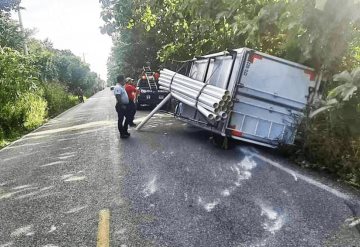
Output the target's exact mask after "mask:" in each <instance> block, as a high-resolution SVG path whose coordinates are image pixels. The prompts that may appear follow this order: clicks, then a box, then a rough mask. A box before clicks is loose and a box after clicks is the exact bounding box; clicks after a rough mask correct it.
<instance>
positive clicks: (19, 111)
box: [0, 82, 79, 149]
mask: <svg viewBox="0 0 360 247" xmlns="http://www.w3.org/2000/svg"><path fill="white" fill-rule="evenodd" d="M78 103H79V100H78V98H77V96H74V95H72V94H69V93H68V92H67V90H66V88H65V87H64V86H62V85H61V84H59V83H55V82H53V83H48V84H46V85H44V93H43V96H38V95H32V94H30V95H29V96H28V97H27V98H20V99H19V100H17V101H15V103H14V104H12V105H11V104H9V107H8V108H6V109H3V111H2V112H1V113H2V114H1V119H0V120H1V121H0V123H2V125H1V127H0V149H1V148H3V147H6V146H7V145H9V144H10V143H11V142H13V141H15V140H17V139H19V138H20V137H21V136H23V135H25V134H27V133H29V132H31V131H33V130H34V129H36V128H38V127H39V126H41V125H43V124H44V123H46V122H47V121H48V120H49V119H50V118H53V117H55V116H57V115H59V114H60V113H62V112H64V111H66V110H67V109H69V108H71V107H73V106H75V105H77V104H78Z"/></svg>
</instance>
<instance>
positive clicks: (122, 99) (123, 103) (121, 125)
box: [114, 75, 130, 138]
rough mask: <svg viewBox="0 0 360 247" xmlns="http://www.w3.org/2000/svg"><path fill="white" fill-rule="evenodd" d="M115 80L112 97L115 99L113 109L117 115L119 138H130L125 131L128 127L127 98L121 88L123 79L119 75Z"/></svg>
mask: <svg viewBox="0 0 360 247" xmlns="http://www.w3.org/2000/svg"><path fill="white" fill-rule="evenodd" d="M116 80H117V83H116V86H115V88H114V95H115V98H116V106H115V109H116V112H117V113H118V129H119V132H120V138H128V137H129V136H130V133H129V132H128V131H127V130H128V126H129V122H128V113H127V111H128V104H129V98H128V95H127V93H126V91H125V89H124V87H123V85H124V84H125V78H124V76H123V75H119V76H118V77H117V78H116ZM124 118H125V121H124Z"/></svg>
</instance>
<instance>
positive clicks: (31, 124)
mask: <svg viewBox="0 0 360 247" xmlns="http://www.w3.org/2000/svg"><path fill="white" fill-rule="evenodd" d="M46 106H47V103H46V101H45V100H44V98H42V97H41V96H39V95H36V94H34V93H25V94H23V95H22V97H20V98H19V99H18V100H16V101H15V102H9V103H8V104H6V105H5V106H4V107H3V108H2V109H1V112H0V118H1V119H2V125H3V127H5V130H7V131H8V133H10V132H11V131H16V130H21V129H24V130H32V129H34V128H36V127H38V126H40V125H41V124H42V123H43V122H44V120H45V117H46V114H47V111H46Z"/></svg>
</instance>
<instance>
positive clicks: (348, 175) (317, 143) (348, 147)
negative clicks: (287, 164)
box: [302, 68, 360, 186]
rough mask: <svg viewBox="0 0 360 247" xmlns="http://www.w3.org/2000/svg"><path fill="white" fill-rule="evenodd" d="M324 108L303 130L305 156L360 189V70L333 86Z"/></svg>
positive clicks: (339, 76)
mask: <svg viewBox="0 0 360 247" xmlns="http://www.w3.org/2000/svg"><path fill="white" fill-rule="evenodd" d="M330 83H331V84H332V85H333V87H334V88H333V89H331V90H329V92H328V96H327V98H326V101H325V102H324V106H323V107H321V108H319V109H318V110H316V111H314V112H313V113H312V114H311V118H309V119H307V120H306V121H305V122H304V123H303V126H302V133H303V136H302V137H303V142H302V151H303V152H302V154H303V155H304V158H306V159H307V160H309V161H311V162H313V163H314V167H316V168H321V169H326V170H328V171H330V172H332V173H335V174H337V175H338V176H339V177H341V178H342V179H344V180H346V181H347V182H350V183H351V184H354V185H357V186H360V129H359V126H360V94H359V91H358V89H359V87H360V68H357V69H354V70H353V71H352V72H351V73H349V72H347V71H344V72H342V73H339V74H337V75H335V76H334V78H333V81H332V82H330Z"/></svg>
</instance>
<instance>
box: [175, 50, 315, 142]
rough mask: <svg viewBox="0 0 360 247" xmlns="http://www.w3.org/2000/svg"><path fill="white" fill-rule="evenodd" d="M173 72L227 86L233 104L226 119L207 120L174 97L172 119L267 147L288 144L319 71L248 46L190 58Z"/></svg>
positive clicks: (312, 94) (311, 97)
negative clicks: (174, 104) (174, 103)
mask: <svg viewBox="0 0 360 247" xmlns="http://www.w3.org/2000/svg"><path fill="white" fill-rule="evenodd" d="M177 72H178V73H181V74H183V75H185V76H187V77H189V78H192V79H195V80H198V81H202V82H203V83H208V84H211V85H214V86H217V87H220V88H223V89H226V90H228V91H229V92H230V95H231V99H232V105H233V106H232V109H231V111H230V112H229V118H227V119H226V120H224V121H215V120H213V121H212V120H209V119H207V118H206V117H204V116H203V115H202V114H200V113H199V111H198V110H197V109H195V108H193V107H191V106H188V105H186V104H184V103H182V102H178V104H177V107H176V108H175V111H174V116H175V117H176V118H178V119H179V120H181V121H184V122H186V123H189V124H191V125H194V126H197V127H200V128H202V129H205V130H208V131H210V132H213V133H215V134H218V135H220V136H222V137H228V138H232V139H236V140H241V141H245V142H249V143H254V144H258V145H262V146H267V147H272V148H274V147H278V146H279V145H280V144H293V143H294V140H295V135H296V131H297V128H298V125H299V123H300V121H301V120H302V118H303V117H304V110H305V108H306V107H307V106H311V105H312V104H313V103H314V102H315V101H317V100H318V99H319V97H320V94H319V89H320V84H321V76H318V75H317V74H316V72H315V70H314V69H312V68H310V67H307V66H304V65H301V64H299V63H294V62H291V61H288V60H285V59H282V58H279V57H275V56H272V55H269V54H265V53H262V52H259V51H256V50H253V49H249V48H239V49H234V50H228V51H225V52H220V53H216V54H209V55H205V56H201V57H196V58H194V59H192V60H189V61H186V62H185V63H183V64H182V66H181V68H180V69H178V71H177Z"/></svg>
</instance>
